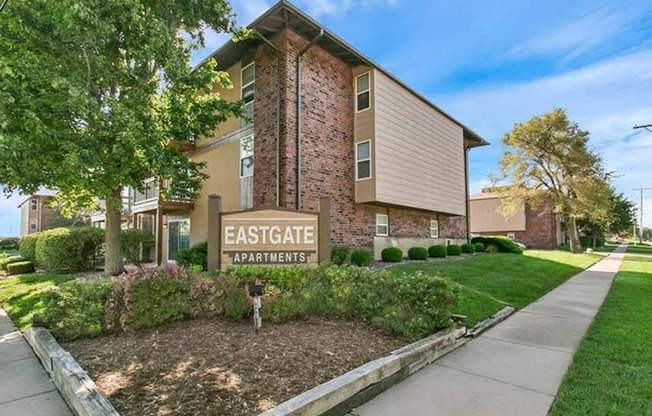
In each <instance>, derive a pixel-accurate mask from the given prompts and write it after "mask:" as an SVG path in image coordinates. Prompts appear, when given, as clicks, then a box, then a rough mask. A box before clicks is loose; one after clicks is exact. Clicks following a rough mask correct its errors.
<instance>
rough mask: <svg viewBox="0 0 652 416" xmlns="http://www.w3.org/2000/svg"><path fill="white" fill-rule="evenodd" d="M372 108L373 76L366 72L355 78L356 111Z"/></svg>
mask: <svg viewBox="0 0 652 416" xmlns="http://www.w3.org/2000/svg"><path fill="white" fill-rule="evenodd" d="M370 107H371V75H370V73H369V72H366V73H364V74H362V75H358V76H357V77H356V78H355V111H356V113H357V112H360V111H364V110H367V109H369V108H370Z"/></svg>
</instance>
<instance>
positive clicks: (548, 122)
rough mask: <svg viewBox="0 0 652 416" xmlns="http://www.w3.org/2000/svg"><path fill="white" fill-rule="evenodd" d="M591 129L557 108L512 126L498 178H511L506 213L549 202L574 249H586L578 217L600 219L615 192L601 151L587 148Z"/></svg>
mask: <svg viewBox="0 0 652 416" xmlns="http://www.w3.org/2000/svg"><path fill="white" fill-rule="evenodd" d="M588 142H589V133H588V132H587V131H583V130H581V129H580V128H579V126H578V124H577V123H575V122H573V121H570V120H569V119H568V116H567V115H566V112H565V111H564V110H562V109H555V110H553V111H551V112H550V113H546V114H544V115H542V116H535V117H533V118H531V119H530V120H529V121H527V122H525V123H519V124H516V125H515V126H514V128H513V129H512V131H511V132H509V133H507V134H506V135H505V136H504V138H503V146H504V153H503V157H502V159H501V160H500V162H499V163H500V173H499V174H498V175H496V176H495V177H494V182H498V181H509V182H510V184H511V185H510V186H509V187H507V189H506V191H505V195H506V204H505V208H504V211H505V213H506V214H507V213H509V212H510V211H511V212H512V213H513V211H514V210H516V209H517V207H518V206H520V205H521V204H522V203H523V202H527V203H529V204H530V205H532V206H534V207H536V206H538V205H540V204H542V203H551V204H552V209H553V211H554V212H556V213H558V214H560V216H561V217H562V219H563V220H564V223H565V225H566V231H567V232H568V235H569V237H570V241H571V250H572V251H573V252H574V253H579V252H581V251H582V246H581V244H580V238H579V232H578V227H577V221H578V220H579V219H585V220H588V221H593V222H595V223H602V222H603V221H604V219H605V218H606V217H607V216H608V211H609V198H610V196H611V195H612V190H611V186H610V185H609V177H610V175H609V173H607V172H606V171H605V169H604V165H603V161H602V158H601V156H600V155H598V154H596V153H595V152H593V151H591V150H590V149H589V147H588Z"/></svg>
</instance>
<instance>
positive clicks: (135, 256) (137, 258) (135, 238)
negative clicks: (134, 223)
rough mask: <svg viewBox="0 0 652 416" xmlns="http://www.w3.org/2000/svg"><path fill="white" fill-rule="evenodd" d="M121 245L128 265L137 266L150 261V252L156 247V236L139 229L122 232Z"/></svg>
mask: <svg viewBox="0 0 652 416" xmlns="http://www.w3.org/2000/svg"><path fill="white" fill-rule="evenodd" d="M120 245H121V246H122V255H123V256H124V258H125V260H126V261H127V264H134V265H136V266H137V265H139V264H141V263H142V262H143V261H147V260H149V250H150V248H152V246H153V245H154V236H153V235H152V233H151V232H149V231H146V230H140V229H137V228H130V229H128V230H122V232H121V233H120ZM141 246H142V255H141Z"/></svg>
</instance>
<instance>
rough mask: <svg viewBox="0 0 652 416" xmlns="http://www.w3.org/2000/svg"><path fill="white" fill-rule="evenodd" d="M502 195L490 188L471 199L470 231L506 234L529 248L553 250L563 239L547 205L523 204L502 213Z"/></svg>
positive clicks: (556, 216) (557, 217) (556, 218)
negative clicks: (507, 213) (511, 211)
mask: <svg viewBox="0 0 652 416" xmlns="http://www.w3.org/2000/svg"><path fill="white" fill-rule="evenodd" d="M503 198H504V195H501V194H500V193H499V192H493V191H491V190H483V192H482V193H481V194H478V195H473V196H471V198H470V204H471V232H472V233H473V234H474V235H505V236H507V237H509V238H511V239H512V240H514V241H518V242H519V243H523V244H525V245H526V246H527V247H528V248H540V249H554V248H555V247H557V246H558V245H559V244H561V243H562V242H563V241H564V232H563V229H562V224H561V220H560V217H559V215H558V214H555V213H554V212H553V211H552V208H551V206H550V204H541V205H540V206H538V207H536V208H535V207H532V206H531V205H530V204H527V203H525V202H524V203H522V204H520V205H519V206H518V208H517V209H516V210H515V211H514V213H513V214H511V215H507V216H505V215H503V213H502V210H501V207H502V204H503V202H502V200H503Z"/></svg>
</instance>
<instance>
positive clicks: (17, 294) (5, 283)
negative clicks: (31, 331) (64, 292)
mask: <svg viewBox="0 0 652 416" xmlns="http://www.w3.org/2000/svg"><path fill="white" fill-rule="evenodd" d="M72 279H74V277H73V276H61V275H47V274H27V275H23V276H17V277H10V278H7V279H2V280H0V304H1V305H2V307H3V308H4V309H5V310H6V311H7V313H8V314H9V316H10V317H11V320H12V321H14V324H15V325H17V326H18V328H19V329H20V330H24V329H26V328H29V327H30V326H32V316H33V315H34V314H35V313H38V314H40V315H41V316H43V310H44V306H45V305H44V304H43V293H44V292H45V291H46V290H47V289H48V288H50V287H52V286H56V285H60V284H61V283H63V282H67V281H68V280H72Z"/></svg>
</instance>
